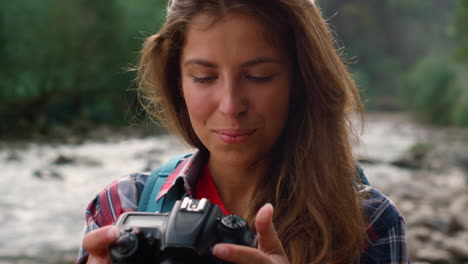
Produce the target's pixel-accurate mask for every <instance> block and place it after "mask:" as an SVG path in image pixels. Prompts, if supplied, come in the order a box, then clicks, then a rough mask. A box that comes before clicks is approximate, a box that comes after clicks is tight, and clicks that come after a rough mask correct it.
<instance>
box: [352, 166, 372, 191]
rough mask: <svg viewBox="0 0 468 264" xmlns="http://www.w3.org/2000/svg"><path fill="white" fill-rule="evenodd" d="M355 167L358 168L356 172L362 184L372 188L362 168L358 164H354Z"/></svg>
mask: <svg viewBox="0 0 468 264" xmlns="http://www.w3.org/2000/svg"><path fill="white" fill-rule="evenodd" d="M354 165H355V167H356V170H357V172H358V174H359V178H361V182H362V183H364V184H365V185H369V186H370V182H369V180H368V179H367V177H366V175H365V174H364V170H363V169H362V168H361V166H360V165H359V164H357V163H355V164H354Z"/></svg>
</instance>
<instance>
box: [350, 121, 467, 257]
mask: <svg viewBox="0 0 468 264" xmlns="http://www.w3.org/2000/svg"><path fill="white" fill-rule="evenodd" d="M391 120H393V121H391ZM368 121H369V123H368V124H369V128H368V129H369V130H371V129H379V128H380V129H381V128H382V127H386V128H385V129H383V130H381V131H382V134H381V135H380V136H381V140H382V141H387V142H388V140H389V139H390V142H388V143H390V144H397V142H392V141H391V140H392V138H393V136H395V133H398V134H400V135H399V136H401V137H402V140H408V138H409V139H410V140H409V141H408V142H407V145H406V148H404V149H401V150H403V151H400V153H399V154H397V155H396V156H385V154H384V153H372V156H369V153H366V152H363V151H361V152H360V154H359V155H360V159H361V162H362V163H364V165H363V166H364V167H365V169H366V172H367V174H368V175H369V177H370V178H371V184H372V185H375V186H377V187H378V188H379V189H380V190H381V191H383V192H384V193H386V194H387V195H388V196H389V197H390V198H391V199H392V200H393V201H394V202H395V204H397V206H398V207H399V209H400V211H401V213H402V214H403V216H404V217H405V220H406V224H407V238H408V245H409V250H410V255H411V259H412V261H413V263H468V130H466V129H457V128H447V127H443V128H442V127H431V126H423V125H418V124H415V123H411V121H410V120H409V119H408V118H406V117H404V116H398V115H396V116H392V115H384V116H381V115H375V116H373V115H370V116H369V120H368ZM405 131H406V132H408V131H413V132H411V133H409V134H407V133H406V132H405ZM369 133H375V131H374V132H369ZM374 136H376V135H374ZM404 137H406V139H405V138H404ZM364 141H365V138H364ZM364 143H367V146H369V145H368V144H369V143H370V142H364ZM382 151H383V150H382ZM381 179H390V180H384V181H381Z"/></svg>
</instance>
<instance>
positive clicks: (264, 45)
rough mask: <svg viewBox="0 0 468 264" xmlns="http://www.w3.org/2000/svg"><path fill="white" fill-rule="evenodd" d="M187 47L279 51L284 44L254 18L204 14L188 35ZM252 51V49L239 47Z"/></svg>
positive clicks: (192, 23) (199, 17) (239, 15)
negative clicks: (236, 46)
mask: <svg viewBox="0 0 468 264" xmlns="http://www.w3.org/2000/svg"><path fill="white" fill-rule="evenodd" d="M184 42H185V43H184V47H187V45H189V46H191V47H195V46H198V47H201V48H203V47H205V48H207V49H209V46H211V47H212V48H213V47H215V46H216V45H218V46H225V47H231V48H233V46H234V47H235V45H233V44H234V43H236V44H238V46H250V47H251V48H252V49H255V48H256V49H258V50H262V49H266V50H271V49H272V48H273V49H276V50H279V51H280V52H281V53H283V51H281V49H282V47H283V45H281V41H279V36H278V34H277V33H276V32H274V31H273V30H272V29H271V28H269V27H268V26H267V24H266V23H265V22H264V21H263V20H261V19H259V18H257V17H254V16H252V15H249V14H245V13H240V12H236V13H228V14H226V15H223V16H222V17H217V16H214V15H208V14H200V15H197V16H196V17H194V18H193V19H192V21H191V22H190V23H189V25H188V27H187V31H186V34H185V41H184ZM238 48H239V49H240V48H248V47H238Z"/></svg>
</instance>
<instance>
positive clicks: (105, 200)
mask: <svg viewBox="0 0 468 264" xmlns="http://www.w3.org/2000/svg"><path fill="white" fill-rule="evenodd" d="M205 162H206V157H203V155H201V154H200V153H199V152H197V153H195V154H194V155H193V156H191V157H189V158H187V159H186V160H184V161H183V162H181V164H179V166H178V167H177V168H176V169H175V170H174V172H173V173H171V174H170V175H169V176H168V178H167V180H166V182H165V183H164V184H163V186H162V187H161V192H160V194H159V195H158V197H157V199H160V198H161V197H162V196H164V195H165V194H166V193H167V192H168V191H169V190H170V189H171V188H173V187H174V184H175V183H176V182H180V181H177V179H179V178H182V179H183V182H184V188H185V190H186V192H187V193H188V195H189V196H192V194H193V190H195V187H196V183H197V178H198V176H199V175H201V172H202V171H201V170H202V169H203V167H204V164H205ZM148 177H149V174H145V173H135V174H131V175H128V176H125V177H122V178H120V179H118V180H116V181H114V182H112V183H111V184H110V185H109V186H107V187H106V188H105V189H104V190H102V191H101V192H100V193H99V194H98V195H97V196H96V197H95V198H94V199H93V200H92V201H91V203H90V204H89V205H88V208H87V210H86V226H85V229H84V234H86V233H88V232H90V231H91V230H94V229H98V228H100V227H102V226H106V225H111V224H113V223H114V222H115V221H116V220H117V218H118V217H119V215H121V214H122V213H124V212H129V211H135V210H136V209H137V208H138V202H139V199H140V195H141V193H142V192H143V188H144V185H145V184H146V181H147V180H148ZM360 192H362V193H366V194H367V195H365V196H364V197H366V198H365V200H364V201H363V208H364V210H365V212H366V215H367V216H368V220H367V222H368V227H367V237H368V247H367V248H366V249H365V250H364V251H363V252H362V254H361V257H360V263H389V264H397V263H409V257H408V251H407V245H406V243H407V242H406V235H405V223H404V220H403V218H402V216H401V214H400V212H399V211H398V209H397V207H396V206H395V205H394V204H393V202H392V201H391V200H390V199H389V198H388V197H386V196H385V195H383V194H382V193H380V192H379V191H377V190H376V189H374V188H372V187H370V186H362V188H361V190H360ZM87 259H88V253H87V252H86V250H84V249H83V248H81V249H80V252H79V254H78V258H77V261H76V263H77V264H83V263H86V261H87Z"/></svg>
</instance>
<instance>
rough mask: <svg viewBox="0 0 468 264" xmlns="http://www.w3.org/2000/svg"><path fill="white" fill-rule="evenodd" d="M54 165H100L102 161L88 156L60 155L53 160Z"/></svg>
mask: <svg viewBox="0 0 468 264" xmlns="http://www.w3.org/2000/svg"><path fill="white" fill-rule="evenodd" d="M52 164H53V165H59V166H61V165H83V166H100V165H101V162H99V161H97V160H94V159H90V158H87V157H69V156H65V155H59V156H58V157H57V158H55V159H54V161H52Z"/></svg>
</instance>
